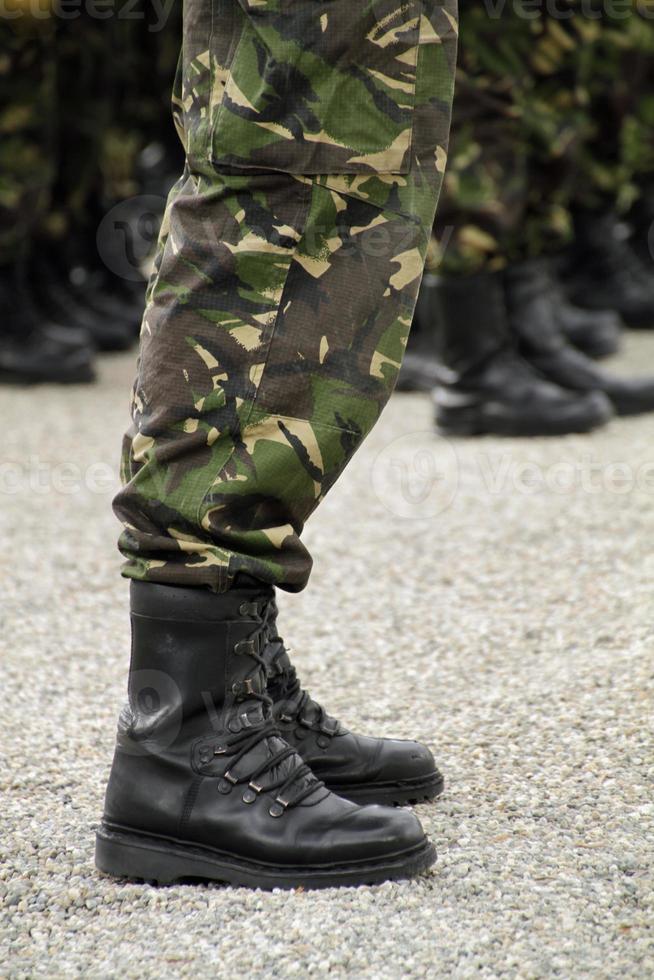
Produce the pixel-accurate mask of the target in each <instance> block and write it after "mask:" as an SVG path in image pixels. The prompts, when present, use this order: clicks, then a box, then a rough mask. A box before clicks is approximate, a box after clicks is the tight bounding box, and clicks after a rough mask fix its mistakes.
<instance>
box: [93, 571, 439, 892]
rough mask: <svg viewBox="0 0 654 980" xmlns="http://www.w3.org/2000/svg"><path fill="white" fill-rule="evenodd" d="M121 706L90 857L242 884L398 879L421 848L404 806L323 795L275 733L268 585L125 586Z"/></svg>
mask: <svg viewBox="0 0 654 980" xmlns="http://www.w3.org/2000/svg"><path fill="white" fill-rule="evenodd" d="M131 595H132V627H133V643H132V657H131V665H130V678H129V704H128V706H127V707H126V708H125V710H124V711H123V714H122V715H121V719H120V722H119V730H118V742H117V747H116V754H115V758H114V764H113V767H112V772H111V776H110V780H109V785H108V787H107V794H106V802H105V814H104V819H103V823H102V827H101V828H100V830H99V831H98V834H97V844H96V863H97V865H98V867H99V868H100V869H101V870H103V871H106V872H108V873H110V874H114V875H118V876H127V877H132V878H145V879H152V880H154V881H157V882H171V881H179V880H185V879H187V878H194V879H195V878H202V879H210V880H217V881H226V882H229V883H232V884H236V885H246V886H250V887H261V888H274V887H299V886H304V887H322V886H332V885H339V884H348V885H353V884H363V883H367V882H369V881H370V882H372V881H384V880H387V879H388V878H398V877H406V876H407V875H412V874H415V873H417V872H419V871H421V870H423V869H424V868H426V867H428V866H429V865H430V864H431V863H432V862H433V860H434V857H435V855H434V851H433V848H432V847H431V845H430V844H429V842H428V841H427V840H426V838H425V836H424V834H423V832H422V828H421V827H420V824H419V823H418V821H417V820H416V818H415V817H414V816H413V815H412V814H409V813H407V812H405V811H396V810H391V809H386V808H383V807H376V806H371V807H359V806H356V805H355V804H354V803H351V802H349V801H346V800H343V799H341V798H340V797H338V796H336V795H334V794H333V793H331V792H329V790H328V789H326V787H325V786H324V784H323V783H322V782H321V780H320V779H318V778H317V777H316V776H315V775H314V774H313V773H312V772H311V770H310V768H309V766H308V765H307V764H306V763H305V762H304V761H303V760H302V759H301V758H300V756H299V755H298V754H297V752H296V751H295V749H294V748H293V747H292V746H291V745H289V744H288V743H287V742H286V741H285V740H284V739H283V738H282V737H281V735H280V733H279V731H278V729H277V724H276V721H275V719H274V718H273V715H272V712H271V710H270V709H271V700H270V698H269V696H268V694H267V693H266V686H267V671H266V662H265V659H264V657H263V652H264V649H265V646H266V642H267V625H266V624H267V622H268V621H269V618H270V616H269V607H270V604H271V601H272V592H271V590H270V589H268V588H266V587H260V588H236V589H233V590H232V591H230V592H228V593H226V594H225V595H214V594H212V593H210V592H204V591H201V590H189V589H182V588H175V587H171V586H160V585H150V584H144V583H132V586H131Z"/></svg>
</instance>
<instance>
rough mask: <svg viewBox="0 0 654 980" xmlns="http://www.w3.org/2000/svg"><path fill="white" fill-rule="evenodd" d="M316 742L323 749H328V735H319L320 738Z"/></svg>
mask: <svg viewBox="0 0 654 980" xmlns="http://www.w3.org/2000/svg"><path fill="white" fill-rule="evenodd" d="M316 742H317V744H318V745H319V746H320V748H321V749H326V748H327V746H328V745H329V739H328V737H327V736H326V735H319V736H318V738H317V739H316Z"/></svg>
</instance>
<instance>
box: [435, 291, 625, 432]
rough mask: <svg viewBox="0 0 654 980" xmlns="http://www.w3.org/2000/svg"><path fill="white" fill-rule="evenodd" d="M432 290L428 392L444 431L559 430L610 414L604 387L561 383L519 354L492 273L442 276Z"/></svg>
mask: <svg viewBox="0 0 654 980" xmlns="http://www.w3.org/2000/svg"><path fill="white" fill-rule="evenodd" d="M438 298H439V306H440V313H439V317H438V320H437V323H438V328H437V331H436V338H437V353H438V356H439V360H440V362H441V364H442V371H441V383H440V385H439V387H438V388H437V389H436V391H435V392H434V400H435V404H436V424H437V426H438V428H439V430H440V431H441V432H442V433H443V434H444V435H452V436H471V435H483V434H493V435H503V436H547V435H566V434H568V433H572V432H590V431H591V430H592V429H595V428H597V427H598V426H601V425H604V424H605V423H606V422H608V420H609V419H610V418H611V416H612V414H613V412H612V409H611V405H610V403H609V401H608V399H607V398H606V396H605V395H602V394H601V393H599V392H592V393H590V394H579V393H578V392H571V391H566V390H565V389H563V388H560V387H559V386H558V385H555V384H552V383H550V382H549V381H546V380H545V379H544V378H543V377H542V376H541V375H540V374H539V373H538V372H537V371H536V370H535V369H534V368H533V367H532V366H531V365H530V364H528V363H527V362H526V361H525V360H523V358H521V357H520V355H519V354H518V352H517V350H516V348H515V344H514V342H513V339H512V338H511V335H510V331H509V326H508V319H507V310H506V303H505V299H504V289H503V282H502V277H501V276H500V275H498V274H494V273H482V274H479V275H475V276H461V277H452V278H449V277H446V278H443V279H442V281H441V286H440V289H439V293H438Z"/></svg>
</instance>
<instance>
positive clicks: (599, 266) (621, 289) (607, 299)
mask: <svg viewBox="0 0 654 980" xmlns="http://www.w3.org/2000/svg"><path fill="white" fill-rule="evenodd" d="M565 285H566V288H567V291H568V295H569V297H570V299H571V301H572V302H573V303H574V304H575V306H580V307H583V308H584V309H588V310H614V311H615V312H616V313H618V314H619V315H620V317H621V318H622V320H623V321H624V323H626V324H627V326H628V327H633V328H639V329H651V328H654V276H653V275H652V273H651V272H650V271H649V269H648V268H647V267H646V266H645V264H644V263H643V261H642V259H641V258H640V257H639V256H638V254H637V252H636V251H635V249H634V248H633V247H632V245H631V244H630V242H629V239H628V231H627V232H625V230H624V228H623V226H622V225H621V223H620V222H619V221H618V220H617V219H616V218H615V216H614V215H611V214H605V215H596V214H588V213H581V214H578V215H576V216H575V245H574V248H573V250H572V253H571V256H570V260H569V263H568V266H567V268H566V270H565Z"/></svg>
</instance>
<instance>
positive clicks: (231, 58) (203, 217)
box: [116, 0, 456, 591]
mask: <svg viewBox="0 0 654 980" xmlns="http://www.w3.org/2000/svg"><path fill="white" fill-rule="evenodd" d="M455 17H456V8H455V5H454V3H452V2H450V0H447V2H446V3H444V4H441V3H437V2H435V0H425V2H418V0H409V2H405V3H402V4H399V3H398V2H397V0H374V2H370V3H367V4H362V5H354V4H352V3H350V2H349V0H336V2H332V3H330V4H325V5H324V7H323V10H322V12H321V10H319V9H317V5H316V3H315V2H314V0H311V2H298V0H294V2H293V3H289V2H288V0H265V2H263V3H262V2H258V3H248V2H246V0H241V2H240V3H234V2H233V0H219V2H214V3H213V4H211V3H208V2H207V0H188V2H187V4H186V7H185V46H184V60H183V63H182V65H181V66H180V73H179V77H178V84H177V87H176V93H175V99H174V101H175V106H176V113H177V122H178V127H179V130H180V133H181V135H182V138H183V140H184V142H185V147H186V151H187V157H188V163H187V168H186V171H185V173H184V175H183V177H182V178H181V179H180V181H179V182H178V183H177V185H176V186H175V188H174V189H173V191H172V193H171V196H170V201H169V205H168V209H167V213H166V217H165V220H164V226H163V229H162V236H161V248H160V252H159V256H158V259H157V266H156V272H155V275H154V277H153V280H152V282H151V286H150V291H149V303H148V306H147V309H146V313H145V317H144V322H143V329H142V346H141V357H140V366H139V372H138V377H137V381H136V386H135V394H134V413H133V417H134V427H133V429H132V431H131V432H130V433H129V434H128V436H127V439H126V448H125V460H124V475H125V479H126V480H127V481H128V482H127V486H126V487H125V489H124V491H123V492H122V493H121V494H120V495H119V497H118V498H117V501H116V510H117V513H118V515H119V517H120V518H121V519H122V520H123V522H124V523H125V525H126V529H125V532H124V534H123V536H122V538H121V543H120V546H121V550H122V551H123V554H124V555H125V556H126V558H127V565H126V568H125V574H126V575H127V576H129V577H133V578H141V579H147V580H149V581H153V582H162V583H167V584H180V585H185V584H190V585H207V586H210V587H211V588H213V589H215V590H217V591H223V590H226V589H227V588H229V586H230V584H231V582H232V581H233V578H234V576H235V575H236V574H237V573H238V572H248V573H250V574H251V575H253V576H254V577H256V578H257V579H258V580H260V581H265V582H269V583H272V584H276V585H280V586H282V587H283V588H286V589H288V590H298V589H301V588H302V587H304V585H305V584H306V582H307V580H308V577H309V574H310V569H311V559H310V556H309V554H308V553H307V551H306V549H305V548H304V546H303V545H302V544H301V542H300V534H301V531H302V527H303V524H304V522H305V521H306V519H307V517H308V516H309V515H310V514H311V512H312V511H313V510H314V509H315V508H316V506H317V505H318V504H319V502H320V501H321V499H322V498H323V497H324V495H325V494H326V493H327V491H328V490H329V488H330V487H331V486H332V485H333V483H334V482H335V480H336V479H337V478H338V476H339V475H340V473H341V472H342V470H343V469H344V467H345V466H346V464H347V463H348V461H349V460H350V459H351V457H352V455H353V454H354V452H355V450H356V449H357V448H358V446H359V445H360V443H361V441H362V440H363V438H364V437H365V436H366V434H367V433H368V432H369V431H370V429H371V428H372V426H373V425H374V424H375V422H376V421H377V419H378V417H379V414H380V412H381V410H382V408H383V406H384V404H385V403H386V401H387V399H388V397H389V396H390V394H391V391H392V389H393V386H394V383H395V380H396V378H397V373H398V369H399V366H400V363H401V360H402V355H403V351H404V347H405V344H406V339H407V335H408V331H409V327H410V324H411V319H412V315H413V308H414V304H415V300H416V296H417V292H418V287H419V283H420V278H421V275H422V270H423V262H424V259H425V255H426V252H427V247H428V243H429V237H430V231H431V226H432V222H433V218H434V212H435V208H436V203H437V200H438V195H439V191H440V186H441V182H442V176H443V171H444V168H445V160H446V146H447V138H448V130H449V121H450V109H451V97H452V87H453V77H454V63H455V57H456V20H455ZM212 24H213V25H214V28H213V30H212Z"/></svg>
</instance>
